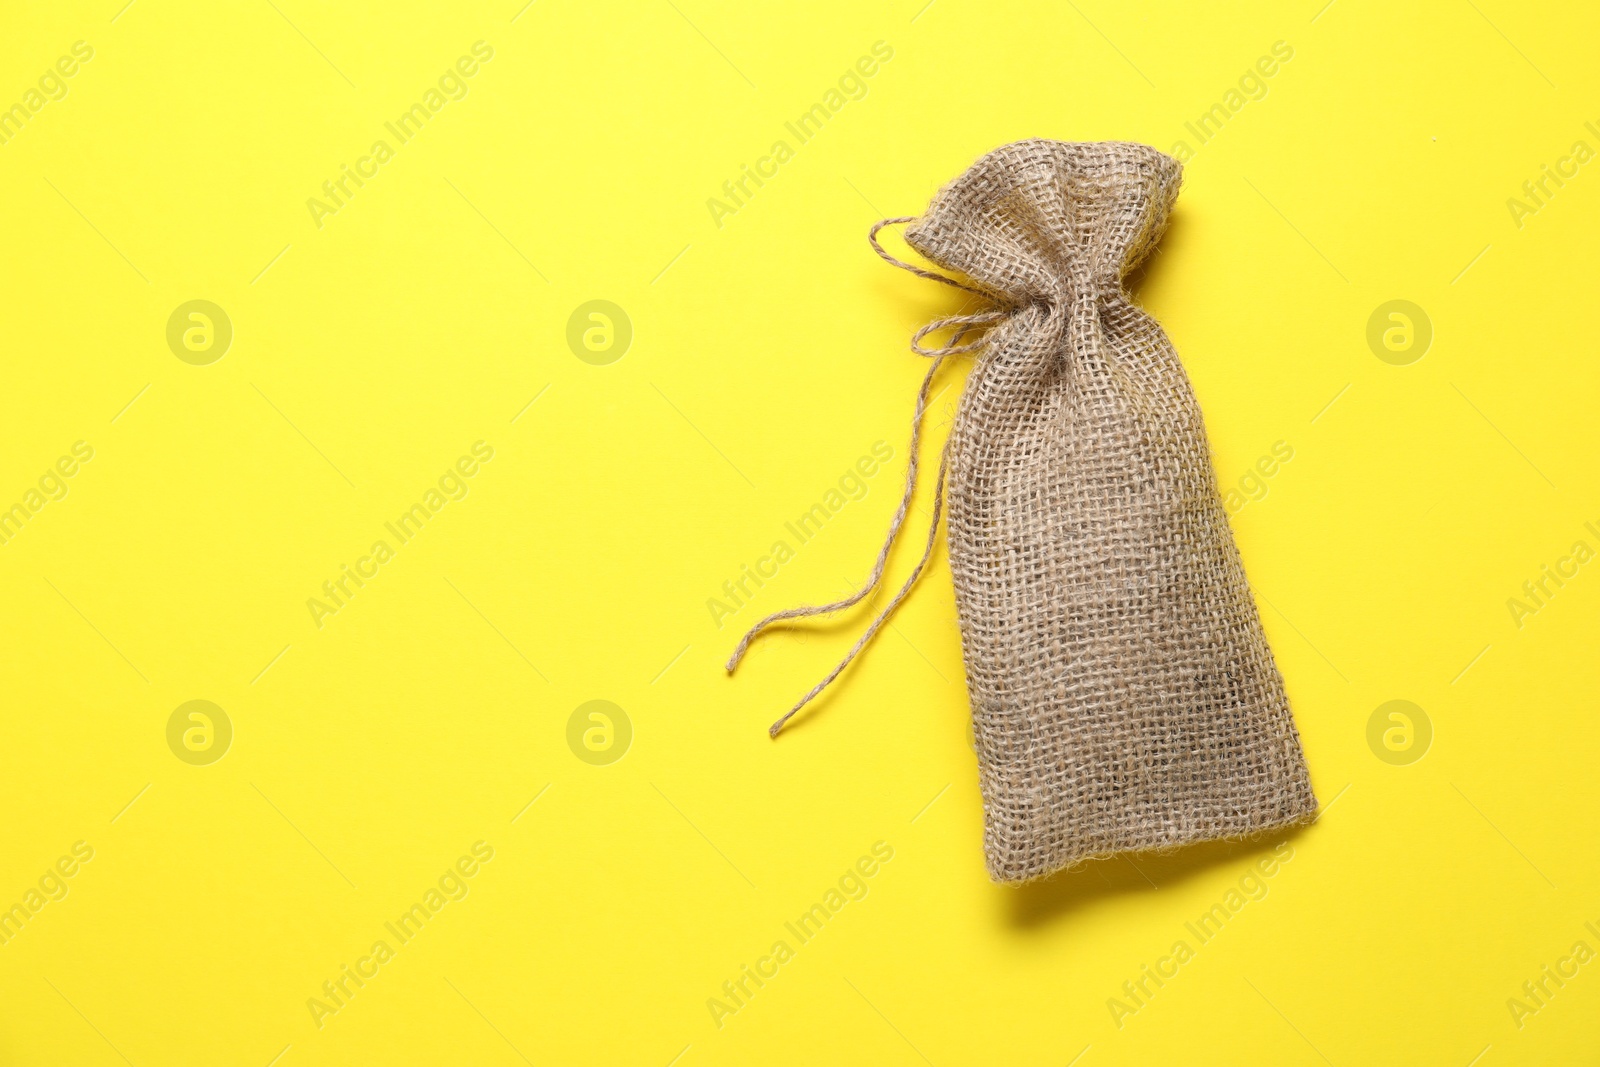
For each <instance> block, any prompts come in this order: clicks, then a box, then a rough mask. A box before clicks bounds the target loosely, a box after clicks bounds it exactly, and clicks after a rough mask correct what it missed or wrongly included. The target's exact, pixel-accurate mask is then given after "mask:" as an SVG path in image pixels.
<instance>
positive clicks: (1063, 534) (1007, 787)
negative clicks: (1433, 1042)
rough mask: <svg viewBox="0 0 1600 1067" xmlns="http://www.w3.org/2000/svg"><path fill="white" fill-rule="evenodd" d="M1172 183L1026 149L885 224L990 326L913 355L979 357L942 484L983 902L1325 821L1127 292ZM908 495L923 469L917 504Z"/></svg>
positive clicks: (1195, 428) (1140, 151)
mask: <svg viewBox="0 0 1600 1067" xmlns="http://www.w3.org/2000/svg"><path fill="white" fill-rule="evenodd" d="M1180 176H1181V167H1180V165H1179V164H1178V163H1177V161H1176V160H1173V159H1171V158H1170V157H1168V156H1166V155H1163V154H1162V153H1160V152H1158V151H1156V150H1155V149H1153V148H1149V147H1147V146H1144V145H1138V144H1124V143H1098V144H1069V143H1062V142H1056V141H1044V140H1033V141H1023V142H1019V143H1016V144H1010V145H1006V146H1004V147H1002V148H998V149H996V150H994V151H993V152H990V153H989V154H988V155H986V156H984V157H983V158H981V159H979V160H978V161H977V162H976V163H974V164H973V165H972V167H971V168H970V169H968V170H967V172H966V173H965V174H963V175H962V176H961V177H959V178H957V179H956V180H955V181H953V182H951V183H950V184H949V185H947V186H945V187H944V188H943V189H942V190H940V192H939V193H938V195H937V196H935V197H934V200H933V202H932V204H931V205H930V206H929V208H928V210H927V211H926V212H925V213H924V214H923V215H922V216H921V217H920V218H916V219H912V220H891V221H909V223H910V225H909V226H908V227H907V229H906V231H905V238H906V242H907V243H908V244H909V245H911V247H913V248H914V249H916V251H917V252H919V253H920V254H921V255H923V256H924V257H926V258H927V259H928V260H930V261H932V262H933V263H935V264H937V265H938V266H940V267H942V268H944V269H945V270H947V271H951V272H954V273H956V274H957V275H959V276H961V277H964V278H965V279H967V282H959V281H956V280H955V279H944V278H940V280H948V281H951V283H952V284H957V285H959V286H960V287H961V288H965V289H970V290H972V291H973V292H974V293H977V294H981V295H982V296H983V298H984V300H985V303H987V304H988V305H989V308H988V310H986V311H983V312H980V313H978V314H972V315H963V316H956V317H954V318H952V319H948V320H944V321H943V322H942V323H937V324H934V326H943V325H948V326H951V327H959V331H960V332H959V333H957V334H956V336H955V338H954V339H953V340H952V341H951V342H950V343H949V344H947V345H946V347H944V348H942V349H936V350H927V349H924V348H922V347H921V346H920V345H919V344H918V343H917V342H919V341H920V340H921V338H922V337H923V336H924V335H925V334H926V333H927V332H928V330H927V329H925V330H923V331H921V332H919V334H918V337H917V339H916V341H914V342H913V347H914V348H915V349H917V350H918V351H921V352H923V353H924V354H927V355H932V356H934V357H936V359H935V366H934V368H933V369H932V370H933V371H936V370H937V369H938V366H937V363H938V360H940V359H943V358H944V357H946V356H948V355H952V354H955V353H960V352H974V353H976V354H975V357H974V358H975V365H974V366H973V369H972V372H971V374H970V375H969V376H968V379H967V384H966V390H965V392H964V394H963V396H962V399H961V403H960V407H959V409H958V412H957V415H956V419H955V423H954V426H953V429H952V430H951V435H950V439H949V441H948V443H947V445H946V452H945V464H944V466H942V467H941V472H940V483H941V486H942V485H943V484H944V483H945V482H946V481H947V482H948V502H947V508H948V520H947V522H948V527H947V530H948V532H947V542H948V545H949V553H950V569H951V572H952V575H953V577H954V580H955V591H956V602H957V606H958V610H959V614H960V622H961V635H962V646H963V654H964V657H965V661H966V671H967V685H968V688H969V690H970V695H971V701H972V717H973V727H974V737H975V740H976V748H977V755H978V766H979V777H980V783H981V787H982V793H983V802H984V809H985V830H984V851H985V855H986V859H987V863H988V868H989V872H990V874H991V876H992V877H993V878H994V879H995V880H996V881H999V882H1007V883H1016V882H1026V881H1030V880H1032V879H1035V878H1039V877H1042V876H1044V875H1047V874H1050V873H1052V872H1054V871H1058V870H1060V869H1062V868H1065V867H1070V866H1072V865H1074V864H1076V863H1079V862H1081V861H1083V860H1085V859H1088V858H1091V857H1097V856H1105V855H1110V854H1114V853H1121V852H1135V851H1148V850H1164V849H1170V848H1174V847H1177V846H1180V845H1184V844H1188V843H1192V842H1198V841H1205V840H1211V839H1217V838H1232V837H1245V836H1250V835H1254V834H1257V833H1261V832H1264V831H1267V830H1270V829H1273V828H1278V827H1283V826H1286V825H1289V824H1293V823H1298V822H1303V821H1306V820H1308V819H1310V818H1311V817H1312V816H1313V815H1314V814H1315V812H1316V798H1315V796H1314V795H1313V794H1312V791H1311V784H1310V781H1309V778H1308V776H1307V773H1306V765H1305V757H1304V755H1303V754H1302V752H1301V747H1300V738H1299V734H1298V732H1297V731H1296V729H1295V724H1294V719H1293V717H1292V716H1291V714H1290V711H1289V705H1288V701H1287V699H1286V697H1285V695H1284V687H1283V680H1282V678H1281V677H1280V675H1279V673H1278V670H1277V666H1276V665H1275V663H1274V661H1273V658H1272V652H1271V650H1270V649H1269V648H1268V646H1267V641H1266V637H1265V635H1264V634H1263V632H1262V628H1261V621H1260V617H1259V615H1258V613H1257V610H1256V606H1255V602H1254V600H1253V599H1252V597H1251V594H1250V588H1249V585H1248V583H1247V581H1246V579H1245V574H1244V568H1243V565H1242V564H1241V562H1240V559H1239V552H1238V549H1237V547H1236V546H1235V544H1234V540H1233V535H1232V532H1231V530H1230V528H1229V526H1228V520H1227V514H1226V512H1225V510H1224V508H1223V504H1222V499H1221V496H1220V494H1219V492H1218V490H1217V484H1216V478H1215V475H1214V473H1213V470H1212V464H1211V456H1210V451H1209V446H1208V444H1207V440H1206V433H1205V427H1204V425H1203V422H1202V419H1201V415H1200V410H1199V406H1198V404H1197V403H1196V400H1195V396H1194V391H1193V389H1192V387H1191V386H1190V384H1189V380H1188V376H1187V375H1186V374H1185V373H1184V370H1183V367H1182V364H1181V363H1180V362H1179V360H1178V356H1177V353H1176V351H1175V350H1174V349H1173V347H1172V344H1171V342H1170V341H1169V340H1168V339H1167V336H1166V334H1165V333H1164V332H1163V331H1162V329H1161V327H1160V326H1159V325H1158V324H1157V323H1156V321H1155V320H1154V319H1152V318H1151V317H1150V316H1149V315H1147V314H1146V313H1145V312H1144V311H1142V310H1140V309H1139V308H1138V307H1136V306H1135V305H1134V304H1133V302H1132V301H1131V299H1130V298H1129V295H1128V293H1127V290H1126V288H1125V281H1124V279H1125V277H1126V275H1127V274H1128V272H1129V271H1130V270H1132V269H1133V268H1134V267H1136V266H1137V265H1138V264H1139V263H1140V261H1142V260H1143V259H1144V258H1145V257H1146V256H1147V255H1149V254H1150V253H1151V252H1152V251H1153V250H1154V248H1155V245H1156V242H1157V241H1158V239H1159V238H1160V236H1161V234H1162V232H1163V231H1164V230H1165V228H1166V224H1167V220H1168V215H1169V212H1170V211H1171V209H1172V205H1173V202H1174V200H1175V199H1176V197H1177V194H1178V185H1179V181H1180ZM880 225H881V224H880ZM875 232H876V231H875ZM874 243H875V244H876V242H874ZM883 254H884V255H885V258H890V259H892V257H890V256H888V254H887V253H883ZM895 262H898V261H895ZM901 265H903V266H909V265H907V264H901ZM911 269H913V270H916V272H917V273H919V274H924V275H925V276H930V277H939V276H938V275H934V274H932V273H931V272H925V271H921V270H917V269H916V268H911ZM979 327H985V328H987V333H986V334H984V335H983V336H982V337H981V339H980V340H979V341H977V342H969V343H968V344H965V345H963V344H960V343H959V342H960V341H961V338H962V337H963V336H964V335H965V334H967V333H968V332H970V331H972V330H975V329H977V328H979ZM930 328H932V327H930ZM931 380H932V371H930V374H929V377H928V379H927V381H925V382H924V387H923V391H922V393H921V396H920V399H919V403H918V418H919V420H920V417H921V414H922V410H923V408H924V406H925V404H926V397H927V392H928V388H927V386H928V383H929V382H931ZM915 454H916V449H915V438H914V439H913V450H912V455H913V457H914V456H915ZM914 479H915V461H914V459H913V469H912V471H911V472H910V473H909V475H908V487H907V496H906V502H907V503H908V502H909V498H910V490H911V487H912V483H913V482H914ZM905 510H906V509H905V506H904V504H903V505H902V508H901V512H900V514H899V515H897V516H896V518H895V522H894V524H893V526H892V527H891V531H890V542H891V543H892V541H893V538H894V535H895V534H896V533H897V532H898V530H899V527H900V526H901V524H902V523H903V522H904V518H905ZM934 521H935V523H937V521H938V518H937V511H936V512H935V518H934ZM929 544H930V546H931V545H932V544H933V541H932V539H931V531H930V541H929ZM889 547H890V544H889V543H886V544H885V546H884V553H883V554H882V555H880V559H879V566H878V568H877V570H875V572H874V574H873V575H872V578H871V581H870V583H869V585H872V586H875V585H876V584H877V582H878V580H879V579H880V578H881V576H882V570H883V562H884V558H885V557H886V556H887V554H888V549H889ZM924 562H926V555H925V557H924ZM921 571H922V565H921V564H919V566H918V569H917V573H916V574H913V576H912V579H911V581H912V582H914V581H915V579H916V577H917V576H918V575H920V573H921ZM910 585H911V582H908V583H907V585H906V587H905V589H902V590H901V592H900V595H899V596H897V597H896V598H895V599H894V601H893V603H891V604H890V605H889V607H888V609H886V611H885V614H887V611H892V610H893V608H894V607H895V606H896V605H898V603H899V602H900V600H901V599H903V597H904V595H905V593H906V592H907V591H908V590H909V588H910ZM865 592H866V590H865V589H864V590H863V591H862V593H859V594H857V596H856V597H855V598H852V599H851V600H849V601H841V602H839V604H834V605H824V606H821V607H819V608H805V609H797V610H796V611H794V612H790V613H780V616H786V617H793V616H794V615H804V614H814V613H818V612H821V611H825V610H836V609H837V608H838V607H840V606H848V604H849V603H853V602H855V601H856V600H859V599H861V597H862V596H864V595H865ZM769 621H770V620H769ZM882 621H883V616H880V617H879V620H878V621H877V622H875V623H874V625H873V628H872V629H871V630H869V631H868V633H867V635H866V637H864V638H863V639H862V642H863V643H864V642H865V641H866V640H867V639H869V638H870V637H871V635H872V633H874V632H876V629H877V627H878V626H879V625H881V623H882ZM765 625H766V623H765V622H764V623H763V624H762V626H765ZM762 626H758V627H757V631H759V630H760V629H761V628H762ZM754 632H755V631H753V632H752V636H753V634H754ZM748 640H749V639H748V638H747V639H746V642H745V643H744V644H741V646H740V650H739V653H736V654H735V659H734V662H737V659H738V656H739V655H740V654H742V652H743V649H744V647H745V645H747V644H748ZM859 648H860V645H859V644H858V646H857V649H859ZM851 655H852V656H853V655H854V650H853V651H852V653H851ZM848 660H849V657H847V658H846V662H848ZM843 666H844V665H843V664H841V666H840V669H842V668H843ZM837 673H838V671H837V670H836V671H835V673H834V674H833V675H830V676H829V677H828V679H827V680H825V681H824V683H823V684H824V685H826V684H827V682H828V681H831V680H832V679H833V677H835V676H836V675H837ZM820 689H821V686H819V687H818V689H816V690H813V691H812V693H811V694H807V696H806V698H804V699H803V700H802V701H801V704H802V705H803V704H804V703H805V701H806V700H809V699H810V698H811V696H813V695H815V694H816V692H818V691H820ZM796 710H798V706H797V708H796ZM791 714H792V713H791ZM786 718H787V717H786ZM778 725H779V726H781V725H782V722H781V721H780V723H779V724H778ZM776 729H777V728H776V727H775V728H774V732H776Z"/></svg>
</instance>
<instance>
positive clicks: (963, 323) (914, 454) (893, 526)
mask: <svg viewBox="0 0 1600 1067" xmlns="http://www.w3.org/2000/svg"><path fill="white" fill-rule="evenodd" d="M912 221H915V220H914V218H913V217H911V216H906V217H902V218H893V219H883V220H882V221H880V222H877V223H875V224H874V225H873V227H872V229H871V231H870V232H869V233H868V235H867V240H868V241H870V242H871V243H872V248H873V250H874V251H876V252H877V253H878V255H880V256H882V257H883V258H884V259H885V260H887V261H888V262H890V263H892V264H894V265H895V266H897V267H900V268H902V269H904V270H908V271H910V272H911V273H912V274H915V275H917V276H919V277H922V278H929V279H932V280H933V281H939V282H944V283H945V284H946V285H952V286H955V287H956V288H957V289H965V290H966V291H967V292H970V293H977V294H978V295H980V296H984V297H987V296H988V294H986V293H984V292H982V291H981V290H979V289H975V288H973V287H972V286H970V285H965V284H963V283H961V282H958V281H956V280H955V279H954V278H947V277H945V276H944V275H942V274H937V273H935V272H933V271H930V270H923V269H922V268H921V267H917V266H914V265H913V264H910V263H905V262H902V261H901V260H898V259H896V258H895V257H894V256H892V255H890V254H889V253H888V252H885V251H884V250H883V247H882V246H881V245H879V244H878V231H879V230H881V229H883V228H884V227H885V226H892V225H896V224H898V223H904V222H912ZM1006 314H1007V312H1006V311H1004V310H1003V309H1000V308H991V309H990V310H988V311H980V312H978V313H976V314H972V315H951V316H949V317H947V318H942V319H936V320H934V321H933V322H930V323H928V324H927V325H926V326H924V327H922V328H921V329H919V330H918V331H917V332H916V333H915V334H913V335H912V338H911V350H912V351H913V352H915V353H917V354H918V355H921V356H928V357H930V358H931V359H932V360H933V364H932V365H931V366H930V367H929V368H928V373H927V374H926V375H924V376H923V379H922V387H921V388H920V389H918V390H917V408H916V412H915V414H914V415H913V416H912V419H911V447H910V457H911V458H910V462H909V463H908V464H907V466H906V488H905V492H904V494H903V495H902V496H901V498H900V507H899V509H898V510H896V511H895V513H894V518H892V519H891V520H889V534H888V536H887V537H886V538H885V539H884V542H883V548H882V549H880V550H879V552H878V559H877V562H876V563H874V564H873V567H872V573H871V574H870V575H869V576H868V577H867V581H866V584H865V585H863V586H862V587H861V588H860V589H858V590H857V591H856V592H855V593H854V594H852V595H851V596H848V597H846V598H845V599H843V600H836V601H834V602H833V603H831V604H816V605H811V606H807V607H798V608H789V609H787V610H785V611H779V612H774V613H773V614H771V615H768V616H767V617H766V618H764V619H762V620H761V621H760V622H758V623H756V624H755V625H754V626H752V627H751V628H750V631H749V632H748V633H746V634H745V635H744V637H743V638H742V639H741V640H740V641H739V644H738V647H736V648H735V649H734V650H733V655H732V656H731V657H730V658H729V659H728V673H729V674H732V673H733V671H734V669H735V668H736V667H738V666H739V662H740V661H741V660H742V659H744V654H745V652H746V651H748V650H749V648H750V642H751V641H753V640H755V638H756V637H757V635H759V634H761V633H762V632H763V631H765V630H766V629H767V628H768V627H770V626H772V625H773V624H774V623H778V622H783V621H785V620H787V619H803V618H808V617H810V616H813V615H827V614H830V613H832V612H835V611H841V610H843V609H845V608H848V607H851V606H853V605H855V604H858V603H860V602H861V600H862V599H863V598H865V597H866V596H867V594H868V593H870V592H872V591H873V590H874V589H876V588H878V586H879V585H880V584H881V583H882V581H883V572H884V569H885V567H886V565H887V564H888V561H889V552H890V550H891V549H892V548H893V547H894V543H895V541H896V540H897V539H898V538H899V536H900V531H901V529H902V528H903V527H904V526H905V521H906V515H907V513H908V512H909V511H910V509H911V500H912V497H913V496H914V495H915V493H916V488H917V471H918V466H919V460H918V456H919V453H920V451H921V450H920V448H919V445H920V443H921V440H922V417H923V415H924V414H925V413H926V412H927V408H928V390H929V389H930V388H931V387H932V386H933V379H934V376H935V375H936V374H938V373H939V368H940V367H941V366H943V365H944V361H945V359H946V358H947V357H949V356H955V355H960V354H962V353H965V352H972V351H975V350H977V349H978V348H981V347H982V346H983V345H984V344H985V343H986V342H987V340H988V334H987V333H982V334H980V335H979V336H978V337H977V339H976V340H972V341H968V342H967V343H966V344H962V343H961V339H962V338H963V337H965V336H966V335H967V334H968V333H969V332H971V331H972V330H973V329H975V328H977V327H979V326H992V325H994V324H995V323H997V322H999V321H1000V320H1001V319H1003V318H1005V317H1006ZM952 328H954V329H955V331H956V332H955V333H954V334H952V335H951V337H950V340H949V341H947V342H945V344H944V345H942V346H940V347H939V348H927V347H924V346H923V344H922V340H923V338H925V337H927V336H928V335H929V334H931V333H936V332H938V331H939V330H945V329H952ZM949 465H950V439H946V441H945V445H944V448H943V450H942V451H941V454H940V457H939V476H938V479H937V481H936V483H935V486H934V494H933V517H932V519H931V520H930V521H929V523H928V542H927V545H926V546H925V547H924V548H923V551H922V558H921V559H920V560H918V561H917V565H916V568H915V569H913V570H912V572H911V576H910V577H909V578H907V579H906V582H905V584H904V585H902V586H901V587H900V591H899V592H898V593H896V594H895V595H894V599H893V600H891V601H889V603H888V605H886V606H885V607H884V609H883V610H882V611H880V612H879V613H878V617H877V618H875V619H873V620H872V625H870V626H868V627H867V629H866V632H865V633H863V634H862V635H861V638H860V640H858V641H857V642H856V643H855V647H853V648H851V649H850V651H849V652H847V653H846V654H845V657H844V659H842V660H840V661H839V665H838V666H836V667H834V668H833V670H832V671H829V672H828V676H827V677H826V678H824V679H822V681H820V682H818V683H817V684H816V685H815V686H813V687H812V688H811V691H810V692H808V693H806V695H805V696H803V697H801V698H800V700H799V702H798V703H796V704H795V706H794V707H792V708H790V709H789V711H788V712H787V713H786V714H785V715H784V716H783V718H781V719H779V720H778V721H777V722H775V723H773V724H772V726H771V728H770V729H769V730H768V731H767V732H768V733H769V734H771V735H772V736H773V737H777V736H778V731H780V730H782V729H783V727H784V724H785V723H787V722H788V721H789V720H790V719H791V718H793V717H794V715H795V713H796V712H798V711H799V710H800V709H801V708H803V707H805V706H806V705H807V704H809V703H810V702H811V701H812V700H813V699H814V698H815V697H816V696H817V695H818V694H819V693H821V692H822V691H823V690H824V689H826V688H827V687H828V686H829V685H831V684H832V683H833V680H834V679H835V678H837V677H839V675H841V674H843V673H844V669H845V668H846V667H848V666H850V663H851V661H853V660H854V659H855V658H856V656H857V655H858V654H860V652H861V650H862V649H863V648H865V647H866V646H867V643H868V642H869V641H871V640H872V638H873V637H874V636H875V635H876V634H877V632H878V631H879V630H880V629H882V628H883V624H884V623H886V622H888V621H889V616H890V615H892V614H893V613H894V610H895V609H896V608H898V607H899V606H900V602H901V601H903V600H905V598H906V597H907V596H908V595H910V593H911V587H912V586H914V585H916V584H917V579H918V578H920V577H922V572H923V570H924V569H925V568H926V567H927V565H928V561H929V560H930V559H931V558H932V557H933V550H934V546H935V545H936V544H937V539H938V531H939V518H940V515H941V514H942V513H943V508H944V485H945V475H946V472H947V471H948V469H949Z"/></svg>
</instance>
